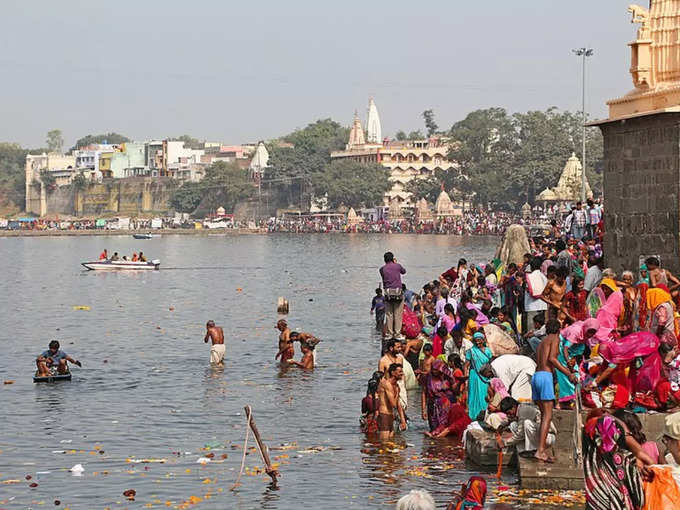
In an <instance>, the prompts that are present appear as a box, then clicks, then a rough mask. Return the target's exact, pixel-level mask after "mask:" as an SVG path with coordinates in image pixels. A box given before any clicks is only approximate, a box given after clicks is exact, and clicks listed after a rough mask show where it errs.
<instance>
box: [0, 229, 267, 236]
mask: <svg viewBox="0 0 680 510" xmlns="http://www.w3.org/2000/svg"><path fill="white" fill-rule="evenodd" d="M146 233H151V234H152V235H181V236H184V235H197V236H215V235H218V236H229V235H241V234H266V233H267V232H266V231H263V230H261V229H249V228H234V229H232V228H230V229H190V228H163V229H156V230H0V237H63V236H132V235H133V234H146Z"/></svg>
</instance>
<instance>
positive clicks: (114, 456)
mask: <svg viewBox="0 0 680 510" xmlns="http://www.w3.org/2000/svg"><path fill="white" fill-rule="evenodd" d="M496 242H497V240H496V239H493V238H460V237H453V236H416V235H391V236H377V235H376V236H366V235H314V234H311V235H287V234H278V235H268V236H264V235H243V236H222V237H220V236H207V237H194V236H164V237H162V238H157V239H152V240H148V241H136V240H133V239H132V237H129V238H128V237H114V236H112V237H58V238H29V237H26V238H6V239H0V260H2V261H4V263H5V264H4V265H5V276H4V278H3V279H2V281H1V282H0V289H1V292H0V310H2V316H1V318H0V326H1V328H2V333H1V334H0V346H1V350H2V356H0V374H1V376H0V377H1V379H2V380H3V381H14V383H13V384H5V385H2V386H1V387H0V402H1V405H0V409H1V410H2V411H1V413H0V416H1V417H2V434H1V435H0V482H1V483H0V508H29V507H31V508H33V507H39V505H45V506H54V505H55V500H58V501H59V502H60V507H62V508H64V507H68V508H71V509H86V508H88V509H89V508H107V507H111V508H124V507H128V506H129V507H130V508H143V507H145V506H146V507H158V508H161V507H162V508H165V507H170V508H189V507H191V508H235V509H251V508H253V509H260V508H262V509H292V508H322V507H323V508H344V507H347V506H353V507H357V508H366V507H383V508H390V506H389V505H391V506H392V507H393V505H394V502H395V501H396V499H398V498H399V497H400V496H401V495H403V494H404V493H406V492H408V490H410V489H413V488H426V489H428V490H430V491H431V492H432V493H433V495H434V496H435V497H436V499H437V501H438V503H439V505H440V506H444V505H445V503H446V502H448V500H449V495H450V493H451V491H452V490H455V489H459V487H460V483H461V482H462V481H465V480H467V478H468V476H470V475H471V474H473V473H474V468H471V467H469V466H466V463H465V461H464V460H462V451H461V449H460V447H459V445H458V444H457V443H456V442H454V441H449V440H440V441H439V442H434V441H433V440H429V439H426V438H424V436H423V431H424V430H425V426H426V425H425V423H424V422H423V421H422V420H420V417H419V416H417V413H414V412H412V413H411V414H412V419H413V422H412V424H411V428H410V430H408V431H407V432H405V433H404V434H402V435H401V437H400V438H398V439H397V440H396V441H395V444H394V445H389V446H387V447H385V446H377V445H372V444H370V443H367V442H366V438H365V437H364V436H363V435H362V434H361V433H360V431H359V428H358V415H359V410H360V401H361V398H362V397H363V396H364V394H365V388H366V381H367V379H368V378H369V377H370V375H371V373H372V372H373V370H375V369H376V366H377V360H378V357H379V354H380V339H379V337H378V335H377V334H376V332H375V330H374V322H373V320H372V317H371V316H370V315H369V308H370V300H371V297H372V295H373V289H374V288H375V287H376V284H377V283H378V281H379V276H378V272H377V269H378V267H379V266H380V265H381V264H382V254H383V252H384V251H386V250H391V251H393V252H394V253H395V255H396V257H397V258H398V259H399V262H400V263H402V264H403V265H404V266H405V267H406V268H407V271H408V274H407V275H406V278H405V281H406V283H407V284H408V285H409V287H412V288H419V287H420V286H422V284H423V283H424V282H425V281H427V280H429V279H432V278H433V277H435V276H436V275H438V274H439V273H440V272H442V271H443V270H444V269H446V268H447V267H449V266H451V265H453V264H454V263H455V262H456V261H457V259H458V258H460V257H461V256H463V257H466V258H467V259H468V260H474V261H485V260H489V258H490V257H491V255H492V254H493V251H494V249H495V245H496ZM103 248H108V250H109V253H112V252H114V251H118V252H120V253H121V254H126V253H127V254H128V255H130V254H131V253H132V251H133V250H139V249H142V250H144V252H145V253H146V254H147V256H149V258H159V259H161V261H162V266H161V267H162V269H161V270H160V271H150V272H134V273H100V272H90V271H84V270H83V268H82V267H81V266H80V262H82V261H85V260H88V259H89V260H91V259H95V258H96V257H97V255H98V254H99V252H100V251H101V250H102V249H103ZM278 296H285V297H286V298H287V299H289V300H290V315H289V316H288V320H289V323H290V324H291V327H292V329H294V330H298V331H308V332H312V333H314V334H316V335H318V336H319V337H320V338H321V339H322V343H321V344H320V345H319V347H318V348H317V360H318V365H319V366H318V367H317V369H316V370H315V371H314V372H313V373H303V372H302V371H300V370H296V369H289V370H287V371H281V370H280V369H279V368H278V366H277V364H276V362H275V361H274V355H275V353H276V351H277V332H276V331H275V330H274V324H275V322H276V319H277V314H276V299H277V297H278ZM76 306H88V307H90V309H89V310H82V309H74V307H76ZM208 319H214V320H215V321H216V322H217V323H218V324H219V325H222V326H223V327H224V331H225V336H226V344H227V357H226V365H225V367H224V369H211V368H210V366H209V363H208V359H209V347H207V346H206V345H205V344H204V343H203V341H202V339H203V335H204V333H205V326H204V325H205V322H206V321H207V320H208ZM51 339H58V340H60V342H61V344H62V349H64V350H65V351H66V352H67V353H68V354H69V355H70V356H72V357H73V358H76V359H79V360H81V361H82V362H83V368H82V369H78V367H74V368H73V369H72V371H73V380H72V381H71V382H62V383H56V384H34V383H33V382H32V379H31V376H32V374H33V371H34V368H35V366H34V359H35V357H36V356H37V355H38V354H39V353H40V352H42V351H43V350H44V349H46V348H47V343H48V342H49V340H51ZM297 349H298V348H297V347H296V358H299V350H297ZM416 398H417V395H412V396H411V399H413V400H415V399H416ZM246 404H249V405H251V406H252V408H253V412H254V417H255V419H256V421H257V425H258V427H259V429H260V431H261V433H262V436H263V438H264V439H265V442H266V443H267V444H268V445H269V447H270V448H272V451H271V454H272V457H273V461H274V462H277V463H279V464H280V466H279V470H280V472H281V479H280V484H279V488H278V489H276V488H272V487H270V486H269V484H268V481H269V480H268V478H267V477H266V476H265V475H262V474H256V473H254V472H253V471H254V470H255V469H256V468H257V467H259V466H261V464H262V463H261V461H260V459H259V455H258V453H257V452H256V451H251V452H249V455H248V456H247V457H246V467H247V468H248V470H247V471H246V473H245V474H244V475H243V477H242V479H241V485H240V487H238V488H237V489H236V490H235V491H230V490H229V489H230V487H231V486H232V485H233V484H234V481H235V479H236V477H237V474H238V472H239V468H240V463H241V457H242V450H241V445H242V444H243V440H244V436H245V419H244V413H243V406H244V405H246ZM416 409H417V406H416ZM253 444H254V443H253V442H252V436H251V440H250V443H249V446H251V445H253ZM206 445H207V446H209V447H210V448H211V449H210V450H207V449H206ZM275 447H280V448H283V449H280V450H276V449H274V448H275ZM208 453H213V454H214V455H215V456H214V458H213V461H212V462H210V463H208V464H205V465H202V464H197V462H196V461H197V459H198V458H199V457H201V456H205V455H206V454H208ZM224 454H226V457H227V458H226V459H222V457H223V456H224ZM140 460H151V461H153V462H148V463H147V462H145V463H142V462H137V461H140ZM160 461H163V462H160ZM76 464H81V465H82V466H83V468H84V472H83V473H82V476H74V475H73V474H72V473H71V472H69V471H68V469H69V468H71V467H72V466H74V465H76ZM423 467H427V469H423ZM27 476H29V477H31V478H30V479H28V480H27V479H26V477H27ZM35 483H37V487H31V486H30V485H31V484H35ZM501 483H502V484H503V485H509V486H511V487H512V486H513V485H514V484H515V483H516V475H514V474H512V473H508V475H507V476H505V477H504V479H503V480H502V482H501ZM498 485H499V483H498V482H490V496H492V494H493V489H494V488H497V487H498ZM128 489H134V490H135V491H136V501H135V502H129V501H127V500H126V498H125V497H124V496H123V492H124V491H126V490H128Z"/></svg>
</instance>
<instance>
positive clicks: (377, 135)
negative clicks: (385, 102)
mask: <svg viewBox="0 0 680 510" xmlns="http://www.w3.org/2000/svg"><path fill="white" fill-rule="evenodd" d="M366 141H367V142H368V143H379V144H380V143H382V128H381V127H380V116H379V115H378V108H377V107H376V106H375V102H374V101H373V98H370V99H369V100H368V118H367V119H366Z"/></svg>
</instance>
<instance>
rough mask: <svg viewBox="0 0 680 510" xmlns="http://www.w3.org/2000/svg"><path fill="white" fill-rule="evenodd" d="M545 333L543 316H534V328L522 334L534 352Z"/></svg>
mask: <svg viewBox="0 0 680 510" xmlns="http://www.w3.org/2000/svg"><path fill="white" fill-rule="evenodd" d="M545 334H546V333H545V316H543V315H536V316H534V328H533V329H532V330H531V331H528V332H527V334H526V335H524V339H525V340H526V342H527V344H529V346H530V347H531V350H532V351H533V352H534V353H535V352H536V349H538V346H539V344H540V343H541V340H543V337H544V336H545Z"/></svg>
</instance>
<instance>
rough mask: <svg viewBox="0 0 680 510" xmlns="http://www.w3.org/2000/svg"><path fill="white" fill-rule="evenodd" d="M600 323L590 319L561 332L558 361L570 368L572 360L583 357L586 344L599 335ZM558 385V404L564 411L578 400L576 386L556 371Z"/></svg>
mask: <svg viewBox="0 0 680 510" xmlns="http://www.w3.org/2000/svg"><path fill="white" fill-rule="evenodd" d="M598 328H599V323H598V321H597V319H588V320H585V321H579V322H575V323H574V324H572V325H571V326H568V327H566V328H564V329H563V330H562V331H561V332H560V344H559V350H558V354H557V360H558V361H559V362H560V363H562V365H563V366H565V367H570V366H571V363H570V360H571V359H572V358H573V357H574V356H579V355H582V354H583V353H584V352H585V346H586V343H587V342H588V341H589V340H590V339H591V338H592V337H593V336H594V335H595V333H597V330H598ZM555 375H556V377H557V385H558V387H559V394H558V402H559V404H560V408H562V409H564V408H566V407H568V406H570V405H571V402H572V401H573V400H574V399H575V398H576V386H575V385H574V383H573V382H571V381H570V380H569V378H568V377H567V376H566V375H565V374H563V373H562V372H560V371H559V370H556V371H555Z"/></svg>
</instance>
